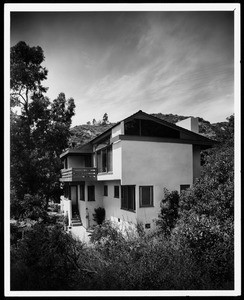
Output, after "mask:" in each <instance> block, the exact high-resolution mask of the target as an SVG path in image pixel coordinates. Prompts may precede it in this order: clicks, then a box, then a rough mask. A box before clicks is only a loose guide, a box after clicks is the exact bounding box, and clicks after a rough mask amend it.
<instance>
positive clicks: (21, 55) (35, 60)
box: [10, 41, 48, 112]
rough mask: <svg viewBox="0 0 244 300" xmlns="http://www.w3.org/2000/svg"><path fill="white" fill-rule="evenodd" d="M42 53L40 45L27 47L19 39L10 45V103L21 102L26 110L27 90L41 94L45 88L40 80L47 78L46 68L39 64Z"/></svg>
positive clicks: (41, 59)
mask: <svg viewBox="0 0 244 300" xmlns="http://www.w3.org/2000/svg"><path fill="white" fill-rule="evenodd" d="M43 61H44V54H43V50H42V48H41V47H39V46H37V47H29V46H28V45H27V44H26V43H25V42H23V41H21V42H19V43H17V44H16V45H15V46H13V47H11V53H10V87H11V90H12V92H11V104H12V105H13V106H15V105H20V104H22V105H23V106H24V109H25V111H26V112H27V110H28V99H29V97H28V96H29V95H28V93H29V92H34V93H36V94H42V93H43V92H46V90H47V88H45V87H43V86H42V84H41V82H42V81H43V80H45V79H46V78H47V73H48V71H47V69H46V68H45V67H43V66H42V65H41V64H42V63H43Z"/></svg>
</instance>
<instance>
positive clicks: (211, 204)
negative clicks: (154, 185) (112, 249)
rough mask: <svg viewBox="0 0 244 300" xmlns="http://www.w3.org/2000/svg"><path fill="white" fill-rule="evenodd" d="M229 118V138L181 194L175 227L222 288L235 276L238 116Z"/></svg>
mask: <svg viewBox="0 0 244 300" xmlns="http://www.w3.org/2000/svg"><path fill="white" fill-rule="evenodd" d="M228 121H229V122H228V124H227V126H226V129H225V139H223V142H222V143H221V144H220V145H218V146H217V147H216V148H213V149H211V150H210V151H209V152H208V153H207V154H206V157H205V165H204V167H203V171H202V175H201V178H200V179H199V180H198V181H197V182H196V183H195V184H194V185H193V187H192V188H191V189H188V190H187V191H185V192H184V193H182V194H181V196H180V208H179V216H180V217H179V220H178V222H177V224H176V227H175V229H174V231H173V236H174V237H175V238H176V240H177V241H178V243H179V244H181V245H182V247H185V246H189V247H190V248H191V250H192V253H193V254H194V256H195V257H196V258H197V260H198V263H199V267H200V268H201V269H202V270H204V272H205V273H208V274H209V277H210V279H211V281H212V282H213V283H214V284H216V286H218V287H221V286H222V288H224V287H225V286H229V285H231V284H233V280H234V277H233V276H234V275H233V272H234V271H233V270H234V144H233V136H234V126H233V124H234V118H232V117H231V118H229V119H228Z"/></svg>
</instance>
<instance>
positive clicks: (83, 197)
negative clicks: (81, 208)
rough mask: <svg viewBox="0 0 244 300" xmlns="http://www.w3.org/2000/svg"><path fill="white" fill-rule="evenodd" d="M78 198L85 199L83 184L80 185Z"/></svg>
mask: <svg viewBox="0 0 244 300" xmlns="http://www.w3.org/2000/svg"><path fill="white" fill-rule="evenodd" d="M80 200H83V201H85V186H84V185H83V184H81V185H80Z"/></svg>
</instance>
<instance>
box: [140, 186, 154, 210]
mask: <svg viewBox="0 0 244 300" xmlns="http://www.w3.org/2000/svg"><path fill="white" fill-rule="evenodd" d="M139 196H140V198H139V199H140V207H148V206H153V186H140V187H139Z"/></svg>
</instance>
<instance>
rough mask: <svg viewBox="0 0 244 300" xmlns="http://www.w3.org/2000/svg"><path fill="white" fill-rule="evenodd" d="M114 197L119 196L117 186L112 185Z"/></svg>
mask: <svg viewBox="0 0 244 300" xmlns="http://www.w3.org/2000/svg"><path fill="white" fill-rule="evenodd" d="M114 198H119V186H118V185H115V186H114Z"/></svg>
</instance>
